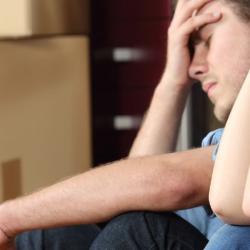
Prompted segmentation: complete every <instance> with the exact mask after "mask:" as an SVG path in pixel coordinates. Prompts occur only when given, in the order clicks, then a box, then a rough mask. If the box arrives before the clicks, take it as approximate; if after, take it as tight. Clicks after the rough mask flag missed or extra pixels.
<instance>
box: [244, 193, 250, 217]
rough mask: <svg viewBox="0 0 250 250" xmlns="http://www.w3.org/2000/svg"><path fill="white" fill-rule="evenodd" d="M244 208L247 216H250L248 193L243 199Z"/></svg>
mask: <svg viewBox="0 0 250 250" xmlns="http://www.w3.org/2000/svg"><path fill="white" fill-rule="evenodd" d="M242 210H243V213H244V214H245V215H246V216H247V217H250V197H246V195H245V197H244V199H243V203H242Z"/></svg>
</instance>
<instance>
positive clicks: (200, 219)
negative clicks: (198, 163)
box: [175, 129, 224, 239]
mask: <svg viewBox="0 0 250 250" xmlns="http://www.w3.org/2000/svg"><path fill="white" fill-rule="evenodd" d="M222 133H223V129H217V130H215V131H212V132H210V133H209V134H208V135H207V136H206V137H205V138H204V139H203V141H202V147H207V146H210V145H217V146H216V148H215V151H214V152H213V155H212V156H211V157H212V159H213V160H215V158H216V154H217V150H218V145H219V142H220V139H221V136H222ZM175 213H176V214H178V215H179V216H180V217H182V218H183V219H184V220H186V221H188V222H189V223H190V224H192V225H193V226H194V227H196V228H197V229H198V230H199V231H200V232H201V233H202V234H204V235H205V236H206V237H207V238H208V239H210V238H211V237H212V235H213V234H214V233H215V232H216V231H217V230H218V229H219V228H220V227H222V226H223V225H224V222H223V221H221V220H220V219H219V218H218V217H216V216H215V215H214V214H213V212H212V211H211V209H210V208H209V206H199V207H195V208H190V209H184V210H178V211H176V212H175Z"/></svg>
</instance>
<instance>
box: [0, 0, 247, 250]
mask: <svg viewBox="0 0 250 250" xmlns="http://www.w3.org/2000/svg"><path fill="white" fill-rule="evenodd" d="M249 8H250V7H249V4H248V2H247V1H239V0H238V1H236V0H228V1H226V0H218V1H213V0H179V2H178V4H177V7H176V11H175V15H174V18H173V21H172V23H171V26H170V28H169V32H168V34H169V40H168V58H167V65H166V70H165V72H164V74H163V77H162V80H161V81H160V83H159V84H158V86H157V88H156V90H155V92H154V96H153V99H152V102H151V105H150V108H149V111H148V114H147V117H146V119H145V121H144V124H143V126H142V128H141V130H140V132H139V134H138V136H137V138H136V140H135V142H134V145H133V147H132V149H131V152H130V155H129V157H128V159H127V160H122V161H118V162H114V163H111V164H109V165H107V166H103V167H99V168H96V169H93V170H91V171H89V172H87V173H84V174H82V175H79V176H76V177H73V178H71V179H69V180H66V181H64V182H61V183H58V184H56V185H53V186H51V187H49V188H46V189H43V190H41V191H40V192H37V193H34V194H31V195H28V196H26V197H23V198H20V199H17V200H13V201H9V202H6V203H4V204H2V205H1V206H0V229H1V234H0V246H1V247H0V249H13V245H12V243H13V242H12V239H13V238H14V236H15V235H17V234H19V233H21V232H24V231H28V230H32V229H35V228H48V227H59V226H63V225H73V224H90V223H91V224H92V223H98V222H102V221H106V220H109V219H111V218H114V217H115V218H114V219H112V220H111V222H110V223H109V224H108V225H107V226H106V227H105V229H104V230H103V231H102V232H100V233H99V230H97V229H93V228H91V229H90V227H88V226H86V227H84V228H81V229H80V228H74V229H72V230H73V231H74V233H76V232H79V231H81V232H82V234H87V233H88V234H89V233H90V234H91V237H92V238H91V240H89V239H88V243H86V237H87V236H86V235H85V236H86V237H85V238H84V239H83V242H84V243H79V242H78V243H75V240H76V238H77V237H74V236H73V235H74V234H67V231H69V230H70V229H71V228H68V229H62V230H64V231H63V233H62V235H63V237H59V240H58V231H53V232H52V233H51V231H49V230H48V231H39V233H38V234H35V233H34V234H33V233H30V234H25V235H23V236H20V237H19V238H18V239H17V249H70V246H73V244H75V245H74V247H72V248H71V249H76V250H77V249H84V244H85V243H86V245H87V244H91V243H89V241H92V239H93V238H95V236H97V234H98V237H97V238H96V240H95V241H94V243H93V244H92V246H91V249H109V250H110V249H195V250H197V249H203V248H204V246H205V245H206V244H207V238H208V239H210V237H211V236H213V235H214V234H216V231H217V230H218V229H222V228H223V225H224V223H223V222H222V221H220V220H219V219H218V218H216V217H215V216H214V215H212V214H211V213H210V210H209V208H207V207H201V206H200V205H207V204H208V192H209V186H210V179H211V175H212V169H213V161H212V159H211V156H212V154H213V152H214V149H215V146H208V145H210V144H216V143H218V141H219V139H220V136H221V131H220V130H219V131H216V132H214V133H212V134H210V135H209V136H208V137H207V138H206V140H205V141H204V142H203V144H204V146H205V147H203V148H200V149H193V150H190V151H186V152H180V153H172V152H173V151H174V148H175V144H176V137H177V132H178V128H179V124H180V119H181V115H182V112H183V108H184V105H185V100H186V97H187V94H188V92H189V89H190V87H191V79H195V80H198V81H199V82H200V83H201V85H202V88H203V90H204V91H205V92H206V93H207V94H208V97H209V98H210V100H211V101H212V102H213V104H214V111H215V115H216V117H217V118H218V119H219V120H221V121H223V122H225V121H226V120H227V117H228V115H229V113H230V110H231V108H232V106H233V104H234V101H235V99H236V97H237V94H238V92H239V90H240V88H241V84H242V82H243V81H244V78H245V77H246V74H247V72H248V70H249V68H250V56H249V55H250V46H248V44H250V43H249V42H250V28H249V23H248V19H247V17H248V15H247V14H248V13H249ZM190 42H191V47H192V52H193V53H192V55H191V56H190V50H189V44H190ZM199 206H200V207H199ZM193 207H196V208H193ZM187 208H192V209H187ZM177 210H178V211H177ZM131 211H142V212H131ZM143 211H147V212H143ZM156 211H157V212H156ZM163 211H169V212H163ZM170 211H177V212H175V213H174V212H170ZM120 214H121V215H120ZM118 215H120V216H118ZM116 216H118V217H116ZM58 230H59V229H58ZM48 232H49V233H48ZM70 232H71V231H70ZM50 233H51V234H52V236H53V237H51V234H50ZM34 235H35V236H34ZM37 235H38V238H36V237H37ZM46 235H47V237H46ZM39 237H40V238H39ZM34 239H35V240H34ZM26 240H27V241H26ZM67 240H68V242H67ZM59 241H61V242H63V243H62V244H61V243H60V242H59ZM58 242H59V243H58ZM32 244H33V245H32ZM58 244H59V245H58ZM60 244H61V245H60ZM77 245H78V247H76V246H77ZM208 245H209V244H208ZM58 246H59V247H58ZM25 247H26V248H25ZM85 249H87V247H86V248H85Z"/></svg>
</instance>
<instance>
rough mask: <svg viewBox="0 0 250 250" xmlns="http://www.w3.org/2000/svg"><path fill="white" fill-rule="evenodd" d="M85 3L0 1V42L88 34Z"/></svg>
mask: <svg viewBox="0 0 250 250" xmlns="http://www.w3.org/2000/svg"><path fill="white" fill-rule="evenodd" d="M89 26H90V25H89V0H8V1H1V2H0V39H1V38H2V39H3V38H20V37H27V36H28V37H29V36H38V35H51V34H54V35H55V34H89V32H90V27H89Z"/></svg>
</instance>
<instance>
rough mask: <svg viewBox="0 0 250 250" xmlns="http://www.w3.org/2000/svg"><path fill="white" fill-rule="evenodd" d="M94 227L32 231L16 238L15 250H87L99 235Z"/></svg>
mask: <svg viewBox="0 0 250 250" xmlns="http://www.w3.org/2000/svg"><path fill="white" fill-rule="evenodd" d="M99 232H100V229H99V228H98V227H97V226H95V225H79V226H72V227H63V228H55V229H47V230H33V231H30V232H25V233H22V234H20V235H18V236H17V238H16V249H17V250H78V249H79V250H80V249H81V250H87V249H89V247H90V245H91V244H92V242H93V240H94V239H95V238H96V237H97V235H98V234H99Z"/></svg>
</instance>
